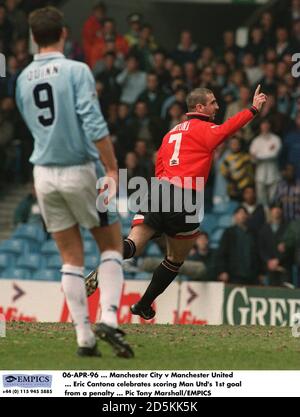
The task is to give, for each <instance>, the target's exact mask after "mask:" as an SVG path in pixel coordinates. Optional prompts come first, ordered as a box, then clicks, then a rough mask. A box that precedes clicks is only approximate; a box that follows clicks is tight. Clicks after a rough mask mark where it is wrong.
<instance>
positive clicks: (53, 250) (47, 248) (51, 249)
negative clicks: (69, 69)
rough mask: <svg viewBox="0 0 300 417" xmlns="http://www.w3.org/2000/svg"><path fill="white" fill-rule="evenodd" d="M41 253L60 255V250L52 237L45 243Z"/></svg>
mask: <svg viewBox="0 0 300 417" xmlns="http://www.w3.org/2000/svg"><path fill="white" fill-rule="evenodd" d="M41 253H43V254H44V255H58V254H59V251H58V248H57V246H56V243H55V241H54V240H52V239H50V240H47V241H46V242H44V243H43V245H42V248H41Z"/></svg>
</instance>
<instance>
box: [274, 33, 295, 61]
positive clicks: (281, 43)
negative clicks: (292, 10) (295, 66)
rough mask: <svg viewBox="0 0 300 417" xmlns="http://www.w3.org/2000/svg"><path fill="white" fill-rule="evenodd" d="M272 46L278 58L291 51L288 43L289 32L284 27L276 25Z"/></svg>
mask: <svg viewBox="0 0 300 417" xmlns="http://www.w3.org/2000/svg"><path fill="white" fill-rule="evenodd" d="M274 46H275V51H276V54H277V58H278V59H281V58H282V57H283V56H284V55H285V54H288V53H291V52H292V48H291V45H290V44H289V33H288V31H287V29H286V28H285V27H280V26H279V27H277V29H276V41H275V45H274Z"/></svg>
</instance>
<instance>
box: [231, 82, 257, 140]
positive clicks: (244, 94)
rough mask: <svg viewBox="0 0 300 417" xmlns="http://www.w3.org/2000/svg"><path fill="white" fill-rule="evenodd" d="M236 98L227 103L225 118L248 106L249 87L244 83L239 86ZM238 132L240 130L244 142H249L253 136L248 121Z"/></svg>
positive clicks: (249, 98)
mask: <svg viewBox="0 0 300 417" xmlns="http://www.w3.org/2000/svg"><path fill="white" fill-rule="evenodd" d="M238 97H239V98H238V100H236V101H234V102H233V103H231V104H229V106H228V107H227V110H226V113H225V118H224V119H225V120H227V119H229V118H230V117H232V116H233V115H235V114H236V113H238V112H239V111H241V110H242V109H244V108H246V107H249V106H250V103H251V92H250V88H249V87H247V86H246V85H242V86H240V88H239V93H238ZM240 132H242V135H243V139H244V140H245V141H246V142H249V141H250V140H251V139H252V138H253V132H252V127H251V126H250V123H248V124H247V125H246V126H244V127H243V128H242V129H241V130H240Z"/></svg>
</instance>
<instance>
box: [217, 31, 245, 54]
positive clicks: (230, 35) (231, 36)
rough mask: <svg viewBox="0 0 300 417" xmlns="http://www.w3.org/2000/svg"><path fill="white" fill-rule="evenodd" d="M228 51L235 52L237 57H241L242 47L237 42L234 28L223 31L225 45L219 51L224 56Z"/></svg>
mask: <svg viewBox="0 0 300 417" xmlns="http://www.w3.org/2000/svg"><path fill="white" fill-rule="evenodd" d="M228 51H230V52H232V53H234V54H235V55H236V56H237V57H239V54H240V48H239V47H238V46H237V44H236V43H235V33H234V31H233V30H226V31H225V32H224V33H223V45H222V47H221V50H220V51H219V55H221V56H222V55H224V54H225V53H226V52H228Z"/></svg>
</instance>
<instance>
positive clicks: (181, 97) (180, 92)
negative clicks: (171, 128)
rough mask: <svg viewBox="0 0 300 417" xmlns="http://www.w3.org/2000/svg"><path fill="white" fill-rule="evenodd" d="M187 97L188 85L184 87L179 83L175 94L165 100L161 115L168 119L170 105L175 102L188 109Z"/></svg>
mask: <svg viewBox="0 0 300 417" xmlns="http://www.w3.org/2000/svg"><path fill="white" fill-rule="evenodd" d="M186 97H187V88H186V87H184V86H183V85H178V86H177V87H175V90H174V94H173V95H171V96H170V97H168V98H166V100H165V101H164V102H163V105H162V109H161V117H162V118H163V119H166V117H167V114H168V111H169V109H170V107H171V106H172V104H174V103H175V102H177V103H180V104H181V105H182V106H183V107H184V109H185V110H186V111H187V107H186Z"/></svg>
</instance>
